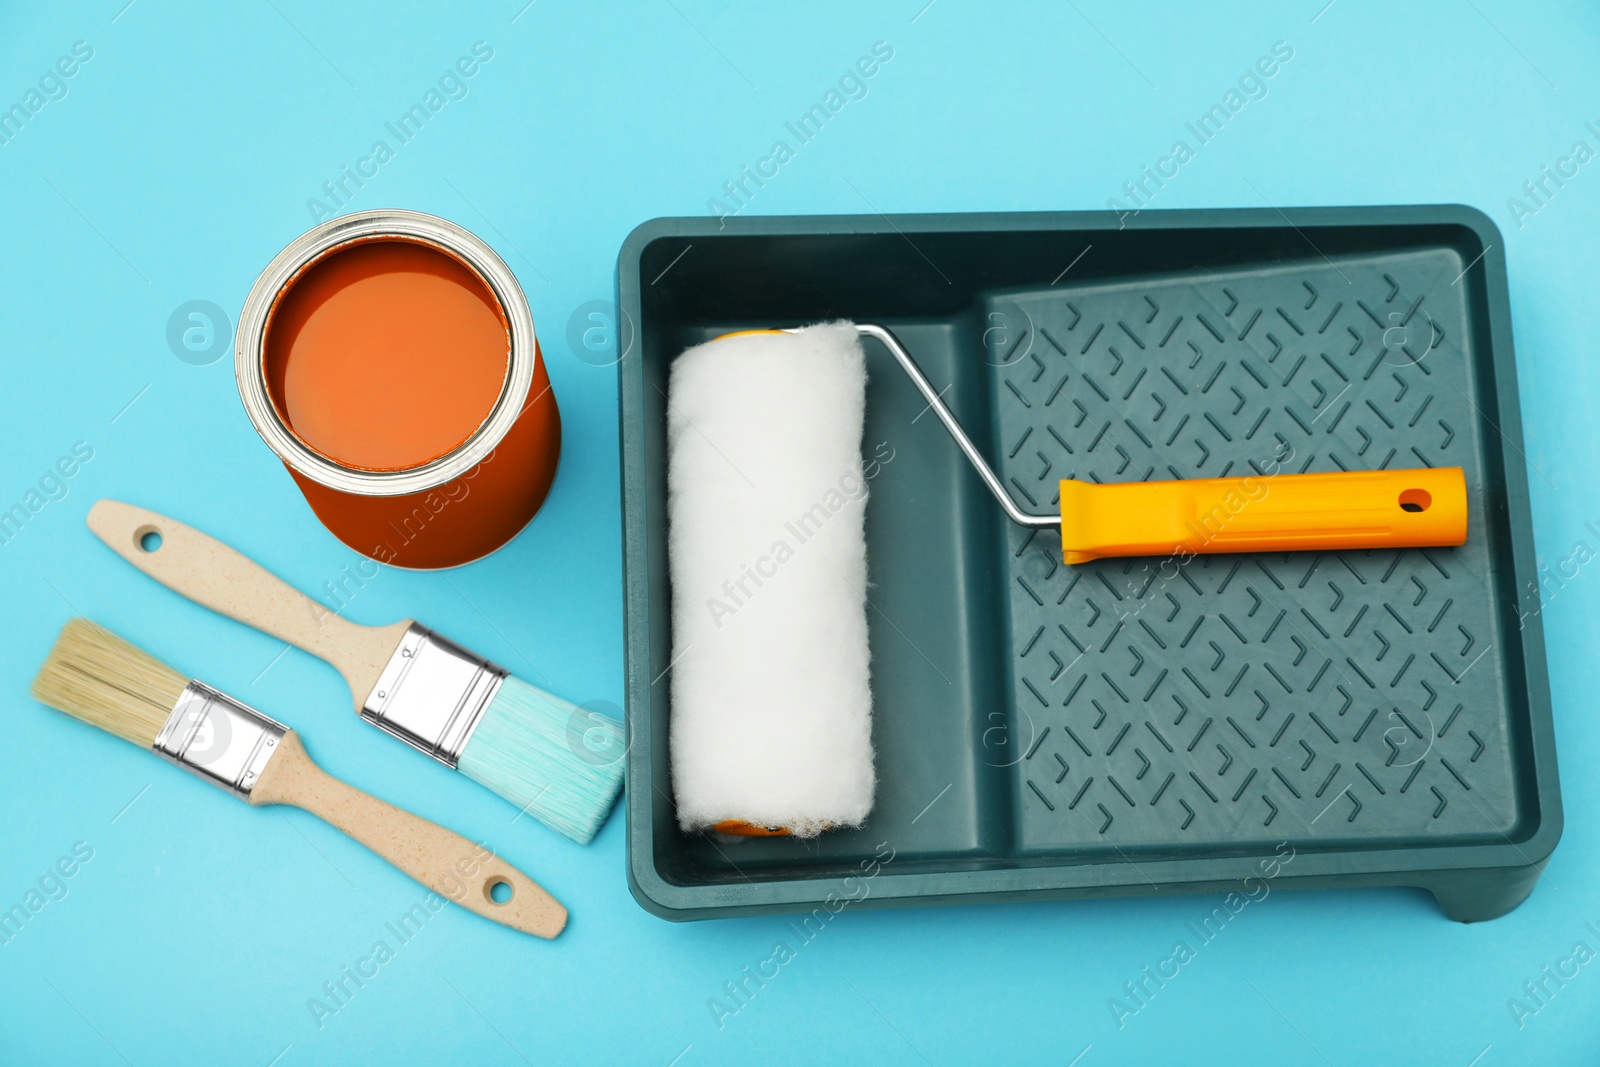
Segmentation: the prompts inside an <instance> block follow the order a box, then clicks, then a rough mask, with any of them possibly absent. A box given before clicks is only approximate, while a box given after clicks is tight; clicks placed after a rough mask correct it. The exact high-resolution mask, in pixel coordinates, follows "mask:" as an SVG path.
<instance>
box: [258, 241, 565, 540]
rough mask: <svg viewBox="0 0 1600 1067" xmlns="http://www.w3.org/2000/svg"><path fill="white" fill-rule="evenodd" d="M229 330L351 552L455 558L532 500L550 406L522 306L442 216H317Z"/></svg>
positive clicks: (300, 475)
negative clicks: (234, 332)
mask: <svg viewBox="0 0 1600 1067" xmlns="http://www.w3.org/2000/svg"><path fill="white" fill-rule="evenodd" d="M502 334H503V338H504V342H503V343H504V352H503V357H504V365H503V369H501V367H500V364H499V363H498V362H497V361H498V359H499V358H500V357H499V355H498V353H499V348H498V346H499V344H500V343H501V342H500V340H499V338H500V337H501V335H502ZM237 337H238V340H237V342H236V346H235V351H234V357H235V358H234V374H235V377H236V378H237V380H238V386H239V395H240V398H241V399H242V400H243V402H244V407H245V411H246V412H247V413H248V414H249V416H250V421H251V424H252V425H254V427H255V429H256V432H257V433H258V434H260V436H261V438H262V440H264V441H265V442H266V443H267V445H268V447H270V448H271V449H272V451H273V452H274V453H275V454H276V455H277V456H278V458H279V459H280V460H282V461H283V464H284V466H285V467H287V468H288V471H289V474H290V475H291V476H292V477H293V478H294V480H295V482H296V483H297V484H298V485H299V487H300V491H301V492H302V494H304V496H305V498H306V502H307V503H308V504H310V506H311V509H312V511H314V512H315V513H316V515H317V518H318V519H320V520H321V521H322V524H323V525H324V526H326V527H327V528H328V530H329V531H330V532H332V533H333V535H334V536H335V537H337V538H339V540H341V541H343V542H344V543H345V544H347V545H349V546H350V547H351V548H353V549H355V550H356V551H357V552H360V553H362V554H364V555H367V556H370V557H371V558H373V559H375V560H378V561H379V562H381V563H388V564H392V565H395V566H399V567H406V568H413V569H435V568H442V567H454V566H459V565H460V564H463V563H469V562H471V561H473V560H475V559H479V558H481V557H482V556H485V555H488V554H489V553H490V552H493V551H494V550H495V549H497V548H499V547H501V546H502V545H504V544H505V543H506V542H508V541H510V540H511V539H512V538H513V537H515V536H516V535H517V533H518V532H520V531H521V530H522V528H523V527H524V526H526V525H527V524H528V522H529V521H530V520H532V518H533V516H534V514H535V513H536V512H537V511H538V510H539V506H540V505H541V504H542V503H543V502H544V499H545V496H546V495H547V494H548V492H549V490H550V485H551V482H552V481H553V480H554V479H555V472H556V465H557V461H558V459H559V457H560V451H561V418H560V414H559V412H558V410H557V408H556V400H555V395H554V394H553V393H552V392H551V391H550V379H549V375H548V374H547V372H546V369H545V365H544V359H543V357H542V355H541V353H540V350H539V344H538V340H537V338H536V337H535V334H534V328H533V315H532V312H531V311H530V310H529V307H528V301H527V298H526V297H525V296H524V294H523V292H522V287H521V286H520V285H518V283H517V280H516V277H515V276H514V275H513V274H512V273H511V269H510V268H509V267H507V266H506V264H505V262H504V261H503V260H502V259H501V258H500V257H499V256H498V255H496V254H495V253H494V251H493V250H492V249H491V248H490V247H489V246H488V245H487V244H485V243H484V242H483V241H482V240H480V239H479V238H478V237H476V236H475V235H473V234H472V233H470V232H469V231H467V230H465V229H463V228H462V227H460V226H457V225H456V224H455V223H452V222H449V221H447V220H445V219H441V218H437V217H435V216H432V215H425V214H422V213H420V212H415V211H402V210H379V211H365V212H360V213H356V214H351V215H345V216H341V217H339V218H336V219H330V220H328V221H326V222H324V223H321V224H320V225H318V226H316V227H314V228H313V229H311V230H309V231H307V232H306V233H304V234H302V235H301V236H300V237H298V238H296V239H295V240H294V241H293V242H291V243H290V244H289V245H288V247H286V248H285V249H284V250H283V251H282V252H280V253H278V255H277V256H276V257H275V258H274V259H273V260H272V262H271V263H269V264H268V265H267V268H266V270H265V271H263V272H262V274H261V276H260V278H258V279H257V280H256V283H255V285H254V286H253V287H252V288H251V290H250V295H249V296H248V297H247V298H246V300H245V303H244V309H243V310H242V311H241V313H240V315H239V330H238V335H237ZM480 409H481V410H480Z"/></svg>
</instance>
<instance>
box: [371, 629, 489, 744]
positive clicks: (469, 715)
mask: <svg viewBox="0 0 1600 1067" xmlns="http://www.w3.org/2000/svg"><path fill="white" fill-rule="evenodd" d="M508 673H510V672H508V671H507V670H506V669H505V668H504V667H497V666H496V665H495V664H493V663H491V662H489V661H488V660H486V659H484V658H483V657H482V656H479V655H476V654H474V653H472V652H469V651H467V650H466V649H464V648H462V647H461V646H460V645H458V644H456V643H455V642H454V641H450V640H448V639H446V638H443V637H440V636H439V635H438V634H436V633H434V632H433V631H432V630H430V629H428V628H427V627H426V626H422V625H419V624H418V623H412V624H411V626H410V628H409V629H407V630H406V635H405V637H403V638H401V640H400V646H399V647H398V648H396V649H395V651H394V655H392V656H390V657H389V663H388V666H386V667H384V668H383V673H382V674H380V675H379V676H378V684H377V685H375V686H373V688H372V692H371V693H370V694H368V696H367V699H366V701H365V702H364V703H363V705H362V708H361V717H362V718H363V719H366V720H367V721H368V722H370V723H372V725H374V726H376V727H378V728H379V729H380V730H386V731H388V732H389V733H391V734H393V735H394V736H396V737H398V738H399V739H400V740H402V741H404V742H405V743H406V744H408V745H410V746H411V747H412V748H415V749H417V750H418V751H420V752H425V753H427V754H428V755H430V756H432V757H433V758H434V759H436V760H438V761H439V762H440V763H442V764H444V765H445V766H446V767H452V768H453V767H454V766H455V765H456V763H457V762H458V761H459V760H460V759H461V753H462V750H464V749H465V748H466V747H467V742H468V741H469V740H471V738H472V731H473V730H474V729H476V728H477V726H478V722H479V720H481V719H482V718H483V713H484V712H485V711H486V710H488V707H489V704H490V702H491V701H493V700H494V695H495V694H496V693H497V692H499V691H500V683H501V682H502V681H504V680H505V677H506V675H507V674H508Z"/></svg>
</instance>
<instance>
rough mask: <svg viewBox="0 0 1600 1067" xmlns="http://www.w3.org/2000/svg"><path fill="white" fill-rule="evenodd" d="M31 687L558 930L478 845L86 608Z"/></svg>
mask: <svg viewBox="0 0 1600 1067" xmlns="http://www.w3.org/2000/svg"><path fill="white" fill-rule="evenodd" d="M33 696H34V698H35V699H36V700H39V701H40V702H42V703H45V704H48V705H50V706H51V707H53V708H55V709H56V710H57V711H63V712H66V713H67V714H68V715H71V716H72V717H74V718H76V719H81V720H83V721H84V722H86V723H88V724H89V725H90V726H98V727H99V728H100V729H102V730H104V731H106V732H107V733H111V734H115V735H116V736H118V737H120V738H122V739H123V740H125V741H131V742H132V743H134V744H135V745H138V746H139V747H141V748H146V749H150V750H152V751H154V752H155V754H156V755H158V756H160V757H162V758H163V759H165V760H168V761H169V762H172V763H176V764H177V765H178V766H180V767H182V768H183V769H184V770H186V771H189V772H190V773H191V774H194V775H195V776H197V777H199V778H202V779H204V780H206V781H208V782H210V783H211V784H213V785H215V786H218V787H220V788H221V789H223V790H224V791H226V792H229V793H232V794H233V795H234V796H236V797H238V798H239V799H240V800H243V801H245V802H246V803H247V804H251V805H256V806H259V805H262V804H289V805H292V806H294V807H297V808H301V809H303V810H305V811H309V812H310V813H311V814H313V815H315V816H316V817H317V818H319V819H321V820H322V821H323V822H325V823H327V824H328V825H330V826H332V827H334V828H335V829H337V830H340V831H342V832H344V833H345V834H347V835H349V836H350V837H352V838H354V839H355V840H357V841H359V842H361V843H362V844H363V845H366V846H367V847H368V848H369V849H371V850H372V851H373V852H375V853H377V854H378V855H379V856H382V857H383V858H384V859H386V860H388V861H389V862H390V863H392V864H394V865H395V866H396V867H398V868H400V869H401V870H402V871H404V872H405V873H406V874H409V875H410V876H411V877H412V878H415V879H416V880H417V881H419V882H421V883H422V884H423V885H425V886H427V887H428V888H429V889H431V890H433V891H434V892H435V893H438V894H439V895H440V896H442V897H445V898H446V899H448V900H452V901H454V902H455V903H457V904H460V905H461V906H462V907H464V908H467V909H468V910H470V911H474V912H477V913H478V914H479V915H482V916H483V917H484V918H486V919H492V920H494V921H495V922H497V923H500V924H501V925H502V926H509V927H511V928H512V929H514V930H521V931H522V932H523V933H528V934H534V935H535V936H537V937H545V938H550V937H555V936H556V935H557V934H559V933H560V932H561V928H562V927H563V926H565V925H566V922H567V910H566V909H565V908H563V907H562V906H561V905H560V904H558V903H557V902H556V900H555V898H554V897H552V896H551V895H550V894H549V893H546V892H545V891H544V890H543V889H542V888H540V887H539V885H538V883H536V882H534V881H533V879H531V878H529V877H528V876H527V875H525V874H523V873H522V872H521V871H518V870H516V869H515V868H514V867H511V866H510V865H509V864H507V863H505V862H504V861H502V860H500V859H499V858H498V857H496V856H495V855H494V854H493V853H492V852H490V851H489V850H488V849H487V848H484V847H482V846H479V845H475V844H473V843H472V842H471V841H468V840H467V839H466V838H464V837H462V836H460V835H459V834H455V833H452V832H450V831H449V830H446V829H445V828H444V827H442V826H438V825H436V824H434V823H431V822H429V821H428V820H426V819H424V818H421V817H420V816H416V815H413V814H411V813H410V812H407V811H401V810H400V809H399V808H396V807H394V806H392V805H390V804H386V803H384V802H383V801H381V800H378V799H377V798H375V797H371V796H368V795H367V794H366V793H363V792H362V791H361V790H359V789H357V788H355V787H354V786H351V785H348V784H346V783H345V782H342V781H340V780H339V779H337V778H335V777H333V776H332V775H330V774H328V773H327V772H325V771H324V770H323V769H322V768H320V767H318V766H317V765H316V764H315V763H313V762H312V761H311V757H310V756H308V755H307V754H306V750H305V746H303V745H302V744H301V743H300V736H299V735H298V734H296V733H295V732H294V731H293V730H291V729H289V728H288V727H287V726H284V725H283V724H282V723H280V722H277V721H276V720H273V719H269V718H268V717H267V716H265V715H263V714H261V713H260V712H259V711H256V710H255V709H254V708H252V707H249V706H247V705H245V704H241V703H240V702H239V701H237V700H234V699H233V698H232V697H230V696H228V695H227V694H226V693H222V692H219V691H218V690H216V689H213V688H211V687H210V686H208V685H206V684H205V683H204V682H199V681H195V680H193V679H190V678H185V677H184V676H183V675H182V674H179V673H178V672H177V671H175V670H173V669H172V668H171V667H168V666H167V665H166V664H165V663H162V662H161V661H160V660H158V659H156V658H155V657H154V656H151V655H149V654H148V653H146V652H144V651H143V650H141V649H139V648H136V647H135V646H133V645H131V644H129V643H128V642H127V641H124V640H123V639H122V638H120V637H118V636H117V635H116V634H113V633H111V632H110V631H109V630H106V629H104V628H102V627H100V626H97V625H95V624H94V623H92V622H90V621H89V620H88V619H72V620H71V621H69V622H68V623H67V624H66V626H64V627H63V628H62V630H61V636H60V637H58V638H56V643H55V647H54V648H52V649H51V650H50V656H49V658H47V659H46V660H45V663H44V666H43V667H42V668H40V670H39V676H38V677H37V678H35V679H34V680H33Z"/></svg>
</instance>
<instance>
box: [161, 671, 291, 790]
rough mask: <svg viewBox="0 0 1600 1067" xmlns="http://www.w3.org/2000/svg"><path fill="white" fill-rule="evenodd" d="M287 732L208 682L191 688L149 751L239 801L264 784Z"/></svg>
mask: <svg viewBox="0 0 1600 1067" xmlns="http://www.w3.org/2000/svg"><path fill="white" fill-rule="evenodd" d="M288 732H289V728H288V727H287V726H285V725H283V723H281V722H278V721H277V720H276V719H269V718H267V717H266V716H265V715H263V714H261V713H260V712H259V711H257V710H256V709H255V708H252V707H250V706H249V705H248V704H241V703H240V702H239V701H237V700H235V699H233V698H232V697H230V696H229V695H228V694H226V693H222V692H219V691H217V690H215V689H213V688H211V687H210V686H209V685H206V684H205V683H204V682H190V683H189V684H188V685H187V686H186V687H185V688H184V690H183V694H182V695H181V696H179V697H178V703H177V705H176V706H174V707H173V709H172V714H171V715H169V716H167V721H166V723H165V724H163V725H162V727H161V732H160V733H158V734H157V735H156V741H155V744H154V745H152V746H151V748H152V749H154V751H155V754H156V755H158V756H160V757H161V758H162V759H165V760H169V761H171V762H173V763H176V764H177V765H178V766H180V767H182V768H183V769H184V770H186V771H188V772H189V773H190V774H193V775H195V776H196V777H199V778H203V779H205V780H206V781H208V782H210V783H211V784H212V785H215V786H216V787H218V788H219V789H225V790H227V791H228V792H230V793H232V794H233V795H234V796H236V797H238V798H239V799H240V800H249V799H250V791H251V790H252V789H254V788H255V785H256V783H257V782H258V781H260V780H261V772H262V771H264V770H266V767H267V764H268V763H269V762H271V760H272V757H273V756H275V755H276V754H277V752H278V742H279V741H281V740H282V739H283V735H284V734H286V733H288Z"/></svg>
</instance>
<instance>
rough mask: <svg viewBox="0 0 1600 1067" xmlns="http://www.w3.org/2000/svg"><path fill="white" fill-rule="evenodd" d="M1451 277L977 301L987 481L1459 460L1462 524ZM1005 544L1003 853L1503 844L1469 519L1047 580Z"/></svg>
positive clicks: (1031, 495) (1124, 289)
mask: <svg viewBox="0 0 1600 1067" xmlns="http://www.w3.org/2000/svg"><path fill="white" fill-rule="evenodd" d="M1461 267H1462V264H1461V263H1460V261H1459V257H1458V256H1456V255H1454V254H1453V253H1451V252H1447V251H1445V250H1443V249H1440V250H1436V251H1435V250H1428V251H1416V252H1410V253H1406V254H1400V255H1394V256H1385V257H1370V258H1362V259H1356V260H1341V261H1338V262H1337V263H1329V262H1326V261H1312V262H1309V263H1298V264H1295V265H1293V266H1282V267H1272V268H1267V269H1261V270H1246V271H1236V272H1231V273H1226V274H1224V273H1217V274H1208V275H1205V276H1203V277H1197V278H1194V279H1185V278H1183V277H1177V278H1169V279H1167V280H1164V281H1161V282H1156V283H1152V282H1150V281H1148V280H1142V281H1140V282H1137V283H1133V284H1126V285H1106V284H1099V285H1095V286H1092V287H1086V288H1082V289H1079V290H1076V291H1072V290H1069V291H1067V292H1062V291H1061V290H1059V289H1057V290H1053V291H1051V292H1049V293H1022V294H1017V293H1013V294H1007V295H1005V296H997V297H996V298H994V299H992V300H991V301H990V302H989V305H988V307H987V308H986V311H987V312H988V313H989V318H988V321H989V322H990V323H991V324H994V325H998V326H1000V327H1001V329H1000V331H999V332H996V331H994V330H991V333H990V335H989V338H988V343H989V347H990V349H991V351H992V352H994V353H996V354H997V357H998V358H996V359H995V360H994V361H995V362H997V363H1001V364H1003V365H1002V366H1000V367H998V369H997V370H996V371H995V375H996V377H995V404H996V406H997V416H998V418H997V423H996V426H997V429H996V431H995V436H996V440H994V441H993V442H992V443H991V447H993V448H994V449H995V450H996V454H997V455H998V456H999V458H1000V462H1001V465H1002V468H1003V477H1004V479H1005V481H1006V482H1007V483H1008V484H1009V486H1010V487H1011V488H1012V489H1013V490H1014V491H1015V492H1017V493H1019V494H1022V495H1023V496H1024V497H1026V498H1028V499H1031V500H1032V501H1033V505H1034V509H1035V510H1038V511H1045V510H1048V509H1049V508H1051V507H1052V506H1053V505H1054V504H1055V502H1056V497H1057V492H1056V483H1057V482H1058V481H1059V480H1060V479H1062V478H1069V477H1070V478H1078V479H1082V480H1092V481H1101V482H1112V481H1136V480H1143V479H1161V478H1199V477H1222V476H1227V475H1230V474H1245V473H1248V472H1250V471H1251V470H1252V469H1253V470H1254V471H1256V472H1257V473H1261V474H1270V473H1271V472H1272V471H1273V470H1274V469H1279V468H1281V469H1282V470H1283V471H1284V472H1286V473H1289V472H1302V471H1332V470H1371V469H1382V468H1390V469H1394V468H1403V467H1420V466H1434V467H1438V466H1461V467H1464V468H1465V469H1466V472H1467V483H1468V487H1469V496H1470V499H1471V501H1472V503H1473V505H1474V507H1479V506H1481V502H1482V500H1483V494H1482V485H1483V480H1484V479H1483V470H1482V460H1481V456H1482V443H1483V442H1482V440H1481V438H1480V433H1493V432H1495V431H1494V430H1493V428H1492V427H1491V426H1489V425H1487V424H1486V423H1481V422H1480V417H1479V415H1478V414H1477V411H1476V409H1475V404H1474V400H1473V399H1472V398H1471V393H1472V391H1473V385H1472V379H1471V376H1470V375H1469V373H1468V367H1467V364H1466V360H1467V358H1468V356H1467V353H1468V351H1469V346H1470V344H1471V341H1470V338H1469V337H1468V336H1467V318H1466V313H1465V308H1464V306H1463V294H1462V292H1461V289H1460V287H1459V286H1457V285H1455V284H1454V283H1453V282H1452V278H1453V277H1455V276H1456V275H1457V274H1458V273H1459V272H1460V270H1461ZM998 340H1003V341H1004V344H1003V345H1001V344H996V343H994V342H996V341H998ZM1280 458H1281V463H1275V461H1277V460H1279V459H1280ZM1009 545H1010V551H1011V558H1010V561H1009V568H1010V580H1011V587H1010V598H1009V599H1010V608H1011V625H1012V642H1013V646H1014V649H1013V660H1014V663H1013V684H1014V706H1015V708H1016V709H1017V719H1016V723H1015V726H1014V730H1015V736H1014V737H1013V739H1012V743H1013V744H1014V746H1015V752H1014V754H1015V756H1016V757H1017V758H1018V759H1019V762H1018V763H1017V766H1016V770H1017V773H1016V779H1015V796H1014V802H1015V804H1016V806H1017V811H1018V820H1017V826H1018V835H1017V844H1018V847H1019V849H1020V850H1021V851H1024V852H1029V851H1044V852H1048V851H1060V850H1062V849H1074V850H1077V849H1091V850H1092V849H1096V848H1105V849H1107V850H1108V851H1109V850H1111V849H1113V848H1114V849H1120V850H1127V849H1130V848H1141V847H1154V848H1160V849H1161V850H1163V851H1171V850H1172V849H1173V848H1175V847H1176V848H1177V849H1179V850H1182V849H1185V848H1188V847H1194V848H1197V849H1204V848H1211V849H1215V848H1216V847H1217V846H1220V845H1226V846H1242V845H1246V844H1251V843H1263V842H1272V841H1279V840H1284V839H1289V840H1296V841H1316V842H1322V843H1331V842H1334V841H1340V840H1346V841H1349V840H1359V841H1362V842H1364V843H1369V844H1370V843H1373V841H1374V839H1377V840H1378V841H1379V842H1380V843H1392V844H1395V845H1405V844H1415V843H1422V842H1439V841H1441V840H1459V841H1463V842H1465V841H1499V840H1502V839H1503V838H1502V833H1503V832H1508V831H1510V830H1511V829H1512V828H1513V827H1514V826H1515V824H1516V821H1517V817H1518V810H1517V795H1516V790H1515V784H1514V781H1513V767H1514V765H1515V762H1516V761H1515V757H1514V754H1513V753H1512V751H1511V742H1510V735H1509V730H1508V724H1507V722H1506V721H1505V717H1504V712H1503V710H1502V709H1504V708H1505V707H1506V704H1507V701H1506V699H1505V693H1504V685H1503V679H1502V677H1501V676H1500V674H1499V664H1498V657H1495V656H1490V655H1486V654H1487V652H1488V650H1489V648H1490V646H1491V645H1493V644H1494V643H1495V642H1496V641H1497V640H1499V628H1500V626H1502V625H1505V620H1504V619H1497V617H1496V611H1497V609H1496V607H1495V604H1496V601H1495V598H1494V593H1493V589H1492V588H1491V585H1490V582H1489V580H1488V574H1489V567H1490V560H1491V556H1490V546H1489V544H1488V538H1487V534H1486V532H1485V526H1484V523H1483V516H1482V515H1481V514H1479V513H1477V512H1476V511H1475V512H1474V514H1473V515H1472V518H1471V522H1470V526H1469V532H1468V543H1467V545H1466V546H1464V547H1462V548H1458V549H1429V550H1424V551H1404V552H1396V551H1374V552H1365V551H1362V552H1343V553H1300V554H1274V555H1219V556H1210V557H1199V558H1196V559H1193V560H1191V561H1190V562H1189V563H1188V564H1187V565H1185V566H1182V567H1178V566H1177V565H1176V562H1175V561H1165V562H1164V561H1162V560H1159V559H1134V560H1101V561H1097V562H1095V563H1091V564H1088V565H1084V566H1079V567H1067V566H1065V565H1064V564H1062V562H1061V559H1060V554H1059V547H1060V546H1059V541H1058V540H1057V538H1056V536H1055V532H1054V530H1049V531H1039V532H1035V533H1032V534H1030V533H1028V532H1027V531H1023V530H1018V529H1013V530H1012V531H1011V536H1010V543H1009ZM1511 625H1513V626H1514V625H1515V619H1514V618H1512V619H1511Z"/></svg>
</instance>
